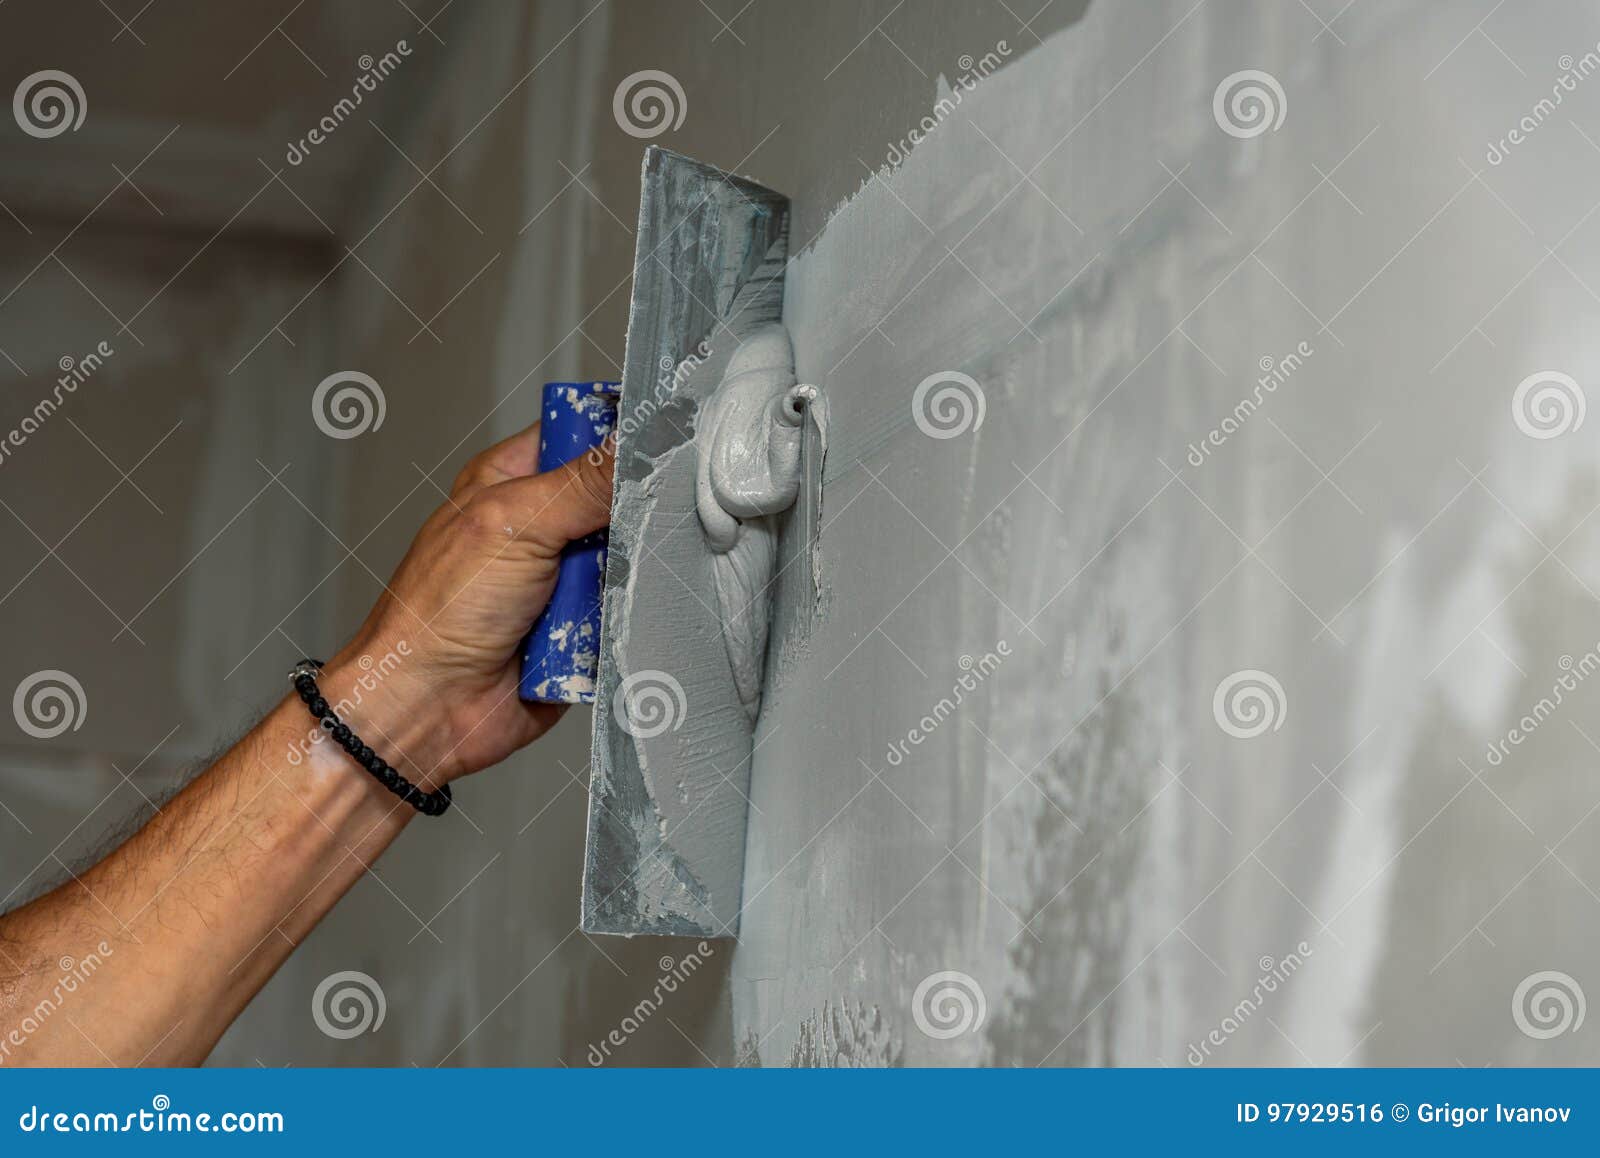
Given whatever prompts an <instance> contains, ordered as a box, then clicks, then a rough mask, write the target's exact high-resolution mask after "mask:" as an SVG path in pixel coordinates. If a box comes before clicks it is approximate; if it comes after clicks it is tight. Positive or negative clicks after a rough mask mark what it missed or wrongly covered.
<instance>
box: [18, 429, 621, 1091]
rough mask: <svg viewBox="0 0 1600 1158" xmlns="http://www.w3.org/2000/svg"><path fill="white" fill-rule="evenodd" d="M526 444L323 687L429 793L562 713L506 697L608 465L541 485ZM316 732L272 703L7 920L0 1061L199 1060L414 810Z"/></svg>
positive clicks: (467, 480)
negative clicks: (522, 648)
mask: <svg viewBox="0 0 1600 1158" xmlns="http://www.w3.org/2000/svg"><path fill="white" fill-rule="evenodd" d="M538 446H539V429H538V427H534V428H532V429H531V430H526V431H524V432H522V433H521V434H519V435H516V436H515V437H513V438H509V439H507V440H506V441H505V442H502V443H501V444H500V445H498V446H495V447H491V448H490V449H489V450H487V451H485V452H484V453H482V454H480V455H479V456H478V457H477V458H475V459H473V460H472V462H471V463H469V464H468V465H467V468H466V470H464V471H463V472H462V473H461V476H460V477H459V478H458V479H456V483H455V487H454V490H453V491H452V493H451V496H450V500H449V501H448V502H447V503H445V505H444V506H442V507H441V508H440V509H439V510H438V511H436V512H434V514H433V516H432V517H431V518H429V519H428V521H427V523H426V524H424V526H423V528H422V530H421V532H419V533H418V535H417V538H416V540H415V541H414V542H413V543H412V545H411V550H410V551H409V552H408V553H407V555H406V557H405V559H404V560H403V561H402V562H401V564H400V567H399V570H398V571H396V572H395V576H394V579H393V581H392V582H390V583H389V584H388V586H387V587H386V589H385V593H384V595H383V596H382V598H380V599H379V600H378V604H377V606H376V607H374V608H373V610H372V614H370V615H369V616H367V619H366V622H364V623H363V624H362V625H361V628H360V629H359V630H358V631H357V632H356V634H355V637H354V638H353V639H352V640H351V642H350V643H349V644H348V645H347V646H346V647H344V648H342V649H341V650H340V651H339V653H338V654H337V655H336V656H335V657H334V658H333V659H332V660H330V661H329V662H328V664H327V665H326V666H325V667H324V669H323V672H322V674H321V677H320V678H319V680H318V685H319V687H321V689H322V693H323V696H324V697H325V698H326V699H327V700H328V701H329V702H330V703H332V704H335V705H336V706H337V707H338V710H339V713H340V715H341V716H342V717H343V718H344V719H345V720H346V721H347V722H348V723H349V724H350V726H351V728H352V729H353V730H354V731H355V732H356V734H357V735H359V736H361V738H362V739H363V740H364V741H365V742H366V743H367V744H368V745H370V746H371V747H372V748H374V749H375V750H377V751H378V752H380V753H381V754H382V755H383V757H384V758H385V759H386V760H388V761H389V763H391V764H393V765H394V766H395V767H396V768H397V769H399V770H400V772H401V774H402V775H404V776H405V777H406V778H407V779H409V780H411V781H412V782H413V783H415V784H418V785H420V786H422V787H424V788H434V787H437V786H438V785H439V784H442V783H445V782H447V781H449V780H451V779H453V778H455V777H458V776H463V775H465V774H467V773H468V772H474V771H476V770H478V769H479V768H483V767H486V766H488V765H490V764H493V763H495V762H496V761H499V760H502V759H504V758H505V757H506V756H507V755H509V754H510V753H512V752H513V751H515V750H516V749H518V748H520V747H522V746H523V745H524V744H527V743H528V742H529V741H531V740H533V739H534V738H536V737H537V736H539V735H540V734H541V733H542V732H544V731H546V730H547V729H548V728H549V727H550V726H551V725H552V724H553V723H555V721H556V719H557V718H558V717H559V715H560V712H561V710H562V709H560V708H558V707H554V706H551V705H542V704H540V705H534V704H524V703H523V702H522V701H521V700H520V699H518V697H517V676H518V674H519V668H520V658H521V657H520V655H519V654H518V653H519V646H518V645H519V644H520V642H521V640H522V637H523V636H524V635H525V634H526V632H527V630H528V628H529V626H530V625H531V624H532V623H533V621H534V619H535V617H537V615H538V613H539V612H540V610H542V609H543V607H544V605H545V603H546V602H547V601H548V600H549V598H550V592H551V590H552V589H553V588H554V586H555V581H556V572H557V567H558V564H559V561H560V556H561V549H562V548H563V547H564V546H565V545H566V544H567V543H568V542H569V541H570V540H572V539H575V538H579V537H581V536H583V535H586V534H589V533H590V532H591V531H594V530H597V529H598V528H600V527H602V526H604V525H605V523H606V520H607V518H608V516H609V514H610V509H611V471H612V455H611V448H610V447H606V448H604V449H603V450H602V451H600V452H599V453H595V454H591V455H586V456H584V457H583V458H581V459H579V460H578V461H576V462H573V463H569V464H568V465H567V466H565V467H563V468H561V469H560V470H555V471H550V472H549V473H546V474H536V473H534V465H535V463H536V461H537V458H538ZM391 655H393V656H395V657H398V658H397V660H394V661H392V660H390V659H389V657H390V656H391ZM285 666H287V664H286V665H285ZM323 736H324V733H323V732H322V730H321V729H320V728H318V727H317V726H316V724H315V722H314V721H313V719H312V717H311V715H310V713H308V712H307V711H306V709H305V705H304V704H302V703H301V702H300V701H299V699H298V697H296V696H293V695H290V696H286V697H285V698H284V699H282V700H281V701H280V702H279V703H278V705H277V707H275V708H274V709H273V710H272V711H271V712H270V713H269V714H268V715H267V716H266V718H265V719H263V720H262V721H261V722H260V723H259V724H257V725H256V726H255V728H253V729H252V730H251V731H250V733H249V734H248V735H246V736H245V737H244V738H243V739H242V740H240V741H239V742H238V743H237V744H235V745H234V746H233V747H232V748H231V749H230V750H229V751H228V752H227V754H226V755H224V756H223V757H222V758H221V759H220V760H218V761H217V762H216V763H215V764H213V765H212V766H211V767H210V768H208V769H206V771H205V772H204V773H202V774H201V775H200V776H199V777H197V778H196V779H195V780H194V781H193V782H192V783H190V784H189V785H188V786H187V787H186V788H185V789H184V790H183V791H182V792H181V793H179V794H178V795H177V796H176V797H175V798H174V799H173V800H172V801H171V802H170V803H168V804H167V805H166V806H165V807H164V808H162V809H161V810H160V812H159V813H158V814H157V815H156V816H155V817H154V818H153V819H151V821H150V822H149V823H148V824H147V825H145V827H144V828H143V829H141V830H140V831H139V832H138V833H136V834H135V835H134V836H133V837H132V838H131V839H129V840H128V841H127V843H125V844H123V845H122V846H121V847H120V848H118V849H117V850H116V851H115V852H113V853H112V854H111V855H110V856H108V857H106V859H105V860H103V861H101V862H100V863H99V864H96V865H94V866H93V867H91V868H89V869H87V870H85V871H84V872H82V873H81V874H78V875H76V876H74V877H73V879H72V881H70V882H69V883H67V884H65V885H63V886H62V887H60V888H58V889H56V890H54V891H53V892H49V893H46V894H45V895H44V896H42V897H39V898H38V899H37V900H34V901H31V902H30V903H28V904H26V905H24V906H22V907H21V908H20V909H17V910H15V911H14V912H11V913H7V914H5V915H3V916H0V1066H4V1065H13V1064H19V1063H20V1064H34V1065H74V1064H76V1065H101V1064H105V1063H106V1062H112V1063H115V1064H118V1065H177V1064H195V1063H198V1062H200V1061H203V1060H204V1059H205V1056H206V1054H208V1053H209V1052H210V1051H211V1047H212V1046H213V1045H214V1044H215V1043H216V1040H217V1038H218V1037H220V1036H221V1035H222V1032H223V1030H225V1029H226V1028H227V1027H228V1025H229V1024H230V1023H231V1022H232V1021H233V1019H234V1018H235V1017H236V1016H238V1013H239V1011H240V1010H241V1009H243V1008H244V1006H245V1004H246V1003H247V1002H248V1001H249V1000H250V998H251V997H253V996H254V995H255V993H256V991H257V990H258V989H260V987H261V986H262V985H264V984H265V983H266V981H267V979H268V978H269V977H271V976H272V974H273V972H274V971H275V970H276V969H277V968H278V966H279V965H281V964H282V963H283V960H284V958H285V957H287V956H288V954H289V952H290V950H291V949H292V948H293V947H294V946H295V945H297V944H299V942H300V941H301V940H303V939H304V938H305V937H306V935H307V934H308V933H310V931H311V930H312V929H313V928H314V927H315V926H316V924H317V922H318V921H319V920H321V919H322V916H323V914H324V913H326V912H327V911H328V910H329V909H330V908H332V907H333V904H334V902H336V901H337V900H338V899H339V898H340V897H341V896H343V895H344V893H345V891H346V890H348V889H349V888H350V886H351V885H353V884H354V883H355V882H356V881H357V880H359V879H360V878H361V875H362V874H363V873H365V872H366V871H367V867H368V865H369V864H370V863H371V861H372V860H373V858H375V857H376V856H377V855H378V854H379V853H380V852H382V851H383V850H384V848H385V847H387V846H388V844H389V842H390V841H392V840H393V839H394V838H395V837H396V836H397V835H398V834H399V833H400V831H401V829H403V828H404V827H405V825H406V824H407V823H408V822H409V821H410V820H411V819H412V817H414V816H415V815H416V813H415V812H414V811H413V810H412V809H411V808H410V807H408V806H407V805H406V804H404V803H403V802H401V801H397V800H396V799H395V798H394V797H393V796H391V795H390V794H389V793H388V792H387V791H386V790H385V789H384V788H383V786H382V785H380V784H378V783H377V782H376V781H375V780H374V779H373V778H372V777H370V776H368V775H367V774H366V772H365V771H363V770H362V769H361V768H360V767H358V766H357V765H356V764H355V762H354V761H352V760H351V759H350V757H349V756H348V755H347V754H346V753H345V752H344V751H343V750H342V749H340V748H339V747H338V746H337V745H335V744H332V743H329V742H317V743H313V742H312V740H313V738H315V739H316V740H318V741H321V740H322V738H323ZM438 823H445V824H449V823H450V818H449V817H446V818H445V820H443V821H441V822H438ZM91 952H92V953H94V954H95V956H96V958H97V959H98V960H99V962H100V966H99V968H98V970H97V971H96V972H95V974H94V976H93V977H92V978H91V979H90V980H89V981H88V982H86V983H84V984H83V985H81V986H80V987H79V988H78V989H77V990H76V991H74V992H73V993H71V995H70V997H69V998H63V997H61V993H60V988H59V986H58V985H57V984H56V979H57V976H58V973H59V969H58V967H57V962H58V961H59V960H60V959H62V958H64V957H72V958H74V959H83V958H84V957H85V956H86V955H88V954H89V953H91ZM65 1000H70V1001H71V1010H70V1015H63V1016H59V1017H50V1018H49V1019H48V1020H40V1019H37V1018H35V1019H33V1020H30V1021H27V1022H24V1023H23V1024H22V1025H21V1026H19V1027H18V1028H17V1029H16V1030H9V1027H8V1026H7V1025H6V1024H4V1020H3V1019H4V1017H5V1011H6V1010H13V1011H18V1010H37V1009H40V1008H49V1007H50V1003H52V1002H56V1001H65ZM35 1023H37V1024H35ZM30 1026H31V1027H32V1028H28V1027H30ZM24 1029H27V1032H23V1030H24Z"/></svg>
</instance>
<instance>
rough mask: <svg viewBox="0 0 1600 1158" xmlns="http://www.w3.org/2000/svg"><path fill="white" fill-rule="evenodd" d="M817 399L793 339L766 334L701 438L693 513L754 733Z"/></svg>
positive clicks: (747, 352) (714, 405)
mask: <svg viewBox="0 0 1600 1158" xmlns="http://www.w3.org/2000/svg"><path fill="white" fill-rule="evenodd" d="M816 398H817V390H816V387H814V386H796V385H795V384H794V353H793V351H792V350H791V348H790V345H789V335H788V334H787V333H786V332H785V331H784V329H783V327H782V326H781V325H771V326H765V327H763V328H761V329H759V330H757V331H756V332H755V333H753V334H751V335H750V336H749V337H747V338H746V339H745V340H744V341H743V342H742V343H740V345H739V348H738V349H737V350H735V351H734V354H733V357H732V358H731V359H730V360H729V362H728V369H727V371H726V372H725V373H724V375H723V379H722V384H721V385H720V386H718V387H717V392H716V393H715V394H713V395H712V396H711V398H710V400H709V401H708V402H707V403H706V406H705V407H704V409H703V410H702V411H701V414H700V419H699V422H698V423H697V426H696V430H695V438H696V441H697V443H698V445H699V452H700V462H699V465H698V469H697V470H696V472H695V509H696V511H697V512H698V513H699V516H700V525H701V527H702V528H703V529H704V530H705V534H706V541H707V543H708V544H709V545H710V547H711V550H712V552H713V555H714V557H713V558H712V560H711V572H712V578H713V580H714V582H715V584H716V593H717V606H718V609H719V611H720V612H721V618H722V632H723V640H724V642H725V643H726V644H727V650H728V664H729V667H730V669H731V670H732V673H733V682H734V686H735V687H736V688H737V690H738V694H739V702H740V703H741V704H742V705H743V706H744V710H745V714H746V715H747V716H748V717H749V718H750V723H751V724H752V725H754V723H755V720H756V716H757V715H758V714H759V713H760V711H761V674H762V669H763V667H764V666H765V659H766V654H767V629H768V621H769V617H770V614H771V598H770V595H769V588H770V587H771V584H772V578H773V570H774V567H775V566H776V563H777V559H778V520H777V516H778V515H779V514H780V513H781V512H783V511H786V510H788V509H789V508H790V507H791V506H793V505H794V501H795V499H796V497H798V495H799V493H800V459H801V453H800V452H801V446H802V440H803V438H804V434H805V430H804V427H805V422H806V410H807V408H808V404H810V403H813V402H815V401H816Z"/></svg>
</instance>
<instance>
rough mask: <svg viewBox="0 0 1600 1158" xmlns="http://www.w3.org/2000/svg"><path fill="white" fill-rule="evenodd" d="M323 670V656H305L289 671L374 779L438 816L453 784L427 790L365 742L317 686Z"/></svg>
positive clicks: (297, 687)
mask: <svg viewBox="0 0 1600 1158" xmlns="http://www.w3.org/2000/svg"><path fill="white" fill-rule="evenodd" d="M321 670H322V661H321V660H320V659H303V660H301V661H300V662H299V663H297V664H295V665H294V669H293V670H292V671H290V672H289V682H290V683H292V684H294V690H295V691H297V692H299V693H300V698H301V700H303V701H304V702H305V705H306V707H308V708H310V709H311V714H312V715H313V716H315V717H316V718H317V722H318V723H319V724H321V725H322V728H323V729H324V730H325V731H326V732H327V733H328V735H329V736H330V737H331V738H332V739H333V742H334V743H336V744H338V745H339V746H340V747H341V748H343V749H344V750H345V751H346V752H348V753H350V758H351V759H352V760H354V761H355V762H356V763H357V764H359V765H361V767H362V768H364V769H365V770H366V771H367V772H368V773H370V774H371V776H372V778H373V779H374V780H376V781H377V782H378V783H379V784H382V785H383V786H384V787H385V788H387V789H388V790H389V791H390V792H393V793H394V794H395V795H396V796H398V797H399V798H400V799H401V800H404V801H405V802H406V803H407V804H409V805H411V807H413V808H415V809H416V810H417V811H418V812H420V813H422V814H423V815H424V816H438V815H440V814H441V813H443V812H444V810H445V809H447V808H449V807H450V785H448V784H446V785H445V786H444V787H442V788H440V789H439V790H438V791H437V792H424V791H423V790H422V789H420V788H418V787H417V786H416V785H415V784H413V783H411V781H409V780H407V779H406V778H405V777H404V776H402V775H400V773H398V772H396V771H395V770H394V768H393V767H392V766H390V765H389V763H388V762H387V761H385V760H384V758H383V757H382V756H380V755H378V754H377V753H376V752H374V751H373V750H372V749H371V748H369V747H367V745H365V744H363V743H362V742H361V737H360V736H357V735H356V734H355V733H354V732H352V731H351V730H350V727H349V725H347V724H346V723H345V722H344V721H343V720H341V719H340V718H339V716H338V714H337V713H336V712H335V711H334V710H333V709H332V708H331V707H329V706H328V701H327V700H325V699H323V698H322V692H321V691H320V690H319V689H318V687H317V673H318V672H320V671H321Z"/></svg>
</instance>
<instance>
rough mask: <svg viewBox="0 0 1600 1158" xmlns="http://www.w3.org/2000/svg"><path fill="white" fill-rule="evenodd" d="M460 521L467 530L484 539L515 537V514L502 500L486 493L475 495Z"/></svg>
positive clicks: (468, 503)
mask: <svg viewBox="0 0 1600 1158" xmlns="http://www.w3.org/2000/svg"><path fill="white" fill-rule="evenodd" d="M461 521H462V522H463V523H464V524H465V525H466V528H467V530H469V531H470V532H472V533H473V534H477V535H481V536H483V537H485V538H496V539H508V538H512V537H514V536H515V535H516V530H517V519H516V516H515V512H514V511H512V509H511V507H510V505H509V504H508V503H507V502H506V501H505V500H504V499H502V498H500V497H499V496H495V495H490V494H488V493H482V494H478V495H475V496H473V498H472V499H470V500H469V501H468V502H467V505H466V506H465V507H463V508H462V511H461Z"/></svg>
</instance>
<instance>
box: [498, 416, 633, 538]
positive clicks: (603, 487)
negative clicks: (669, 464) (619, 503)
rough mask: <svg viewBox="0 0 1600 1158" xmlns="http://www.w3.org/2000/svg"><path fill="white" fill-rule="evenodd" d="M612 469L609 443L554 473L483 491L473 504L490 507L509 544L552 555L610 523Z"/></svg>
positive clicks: (612, 444) (611, 442) (613, 457)
mask: <svg viewBox="0 0 1600 1158" xmlns="http://www.w3.org/2000/svg"><path fill="white" fill-rule="evenodd" d="M615 464H616V443H615V440H614V439H610V438H608V439H606V441H605V442H604V443H603V444H602V445H600V446H598V447H596V448H595V449H593V450H591V451H588V452H587V453H585V454H581V455H579V456H578V457H577V458H575V459H573V460H572V461H571V462H568V463H566V464H565V465H563V466H559V467H557V468H556V469H555V470H550V471H545V472H544V473H543V474H536V475H529V476H528V477H526V478H516V479H510V480H508V481H506V482H502V483H496V484H495V485H494V486H490V487H485V488H484V489H483V490H482V491H480V492H479V493H478V494H477V495H476V496H474V499H473V502H474V503H483V504H486V505H487V506H488V507H490V508H491V509H492V510H493V511H494V512H495V519H496V522H497V523H498V524H500V525H502V526H503V527H504V528H505V532H506V533H507V534H509V535H510V536H511V537H512V538H514V539H517V540H518V541H521V542H525V543H530V544H533V545H534V546H536V547H539V548H542V549H543V550H546V551H548V552H549V553H550V554H552V555H553V554H556V553H557V552H559V551H560V550H561V548H563V547H565V546H566V545H567V544H568V543H570V542H571V541H572V540H574V539H581V538H582V537H583V536H585V535H587V534H591V533H592V532H594V531H598V530H599V529H600V528H602V527H604V526H606V525H607V524H608V523H609V522H610V521H611V480H612V472H613V470H614V468H615ZM502 516H503V517H502Z"/></svg>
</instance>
